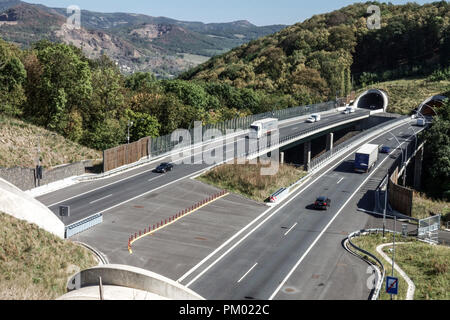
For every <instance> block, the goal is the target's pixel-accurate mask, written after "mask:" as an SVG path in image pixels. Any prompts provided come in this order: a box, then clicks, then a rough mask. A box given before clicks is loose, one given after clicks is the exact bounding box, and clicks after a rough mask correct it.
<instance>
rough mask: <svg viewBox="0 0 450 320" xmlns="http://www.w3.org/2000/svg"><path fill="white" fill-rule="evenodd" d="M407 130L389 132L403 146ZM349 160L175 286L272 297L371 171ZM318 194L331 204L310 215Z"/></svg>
mask: <svg viewBox="0 0 450 320" xmlns="http://www.w3.org/2000/svg"><path fill="white" fill-rule="evenodd" d="M409 126H410V124H406V125H402V126H401V127H399V128H396V129H394V130H392V131H391V132H392V134H394V135H395V136H396V137H397V139H398V140H400V142H403V141H404V140H405V139H404V137H405V133H407V132H411V134H412V131H411V129H410V128H409ZM419 130H420V129H419V128H417V129H416V131H419ZM413 138H414V137H413ZM372 143H375V144H380V145H389V146H391V147H392V148H393V149H395V148H396V147H397V146H398V144H397V142H396V141H395V139H392V135H391V134H390V133H389V132H386V133H384V134H383V135H381V136H380V137H378V138H376V139H374V140H373V141H372ZM393 153H394V154H395V155H396V156H398V155H399V154H400V151H398V150H397V151H396V150H394V151H393ZM353 159H354V154H353V153H352V154H350V155H349V156H348V157H346V158H344V159H343V160H342V161H340V162H339V163H335V164H334V165H333V167H330V168H328V169H326V171H324V172H322V173H320V174H319V175H318V176H317V175H316V176H315V177H314V178H313V180H312V181H310V182H308V183H307V184H306V185H305V186H304V187H302V188H301V189H300V190H299V191H298V192H297V193H296V194H295V195H294V196H292V197H290V198H289V200H288V201H286V202H285V203H284V204H282V205H281V206H279V207H277V208H275V209H274V210H271V211H269V212H268V213H267V217H266V218H265V220H263V221H262V222H261V223H260V224H259V225H258V226H256V227H254V228H253V229H252V228H249V229H248V230H247V231H246V232H245V233H242V234H241V235H240V236H239V237H237V238H236V239H235V240H234V241H232V242H230V243H229V244H228V245H227V247H225V248H221V250H220V251H217V254H213V255H211V256H210V258H209V259H208V260H207V261H204V262H203V264H202V265H198V266H197V267H196V268H194V269H195V270H191V271H190V272H188V273H187V274H186V275H187V276H184V277H182V278H180V282H181V283H182V284H185V285H187V286H188V287H189V288H190V289H192V290H194V291H195V292H197V293H199V294H200V295H202V296H203V297H205V298H207V299H236V300H241V299H262V300H266V299H274V298H276V297H277V295H278V294H279V292H280V289H281V288H282V287H283V285H284V283H286V281H288V280H289V277H290V276H291V275H292V273H293V272H295V271H296V270H297V269H298V268H299V266H301V264H302V263H303V262H304V261H305V259H307V258H308V254H309V253H310V251H311V250H312V249H313V247H314V246H315V245H316V243H317V241H318V240H319V239H320V238H321V236H322V235H323V234H324V233H325V232H326V231H327V229H328V228H329V227H330V225H331V224H332V223H333V221H334V220H335V219H336V218H337V217H338V216H339V215H340V214H341V213H342V212H343V210H344V209H346V207H347V205H348V204H349V203H350V202H351V201H352V200H355V199H354V196H355V195H356V194H357V193H358V191H359V190H360V188H361V187H362V186H363V185H364V184H365V182H367V181H368V180H369V178H370V176H371V174H372V173H375V172H376V171H373V172H372V173H371V174H357V173H354V172H353V170H352V168H353V166H352V164H353ZM388 161H393V160H392V158H391V157H390V156H389V155H384V154H381V155H380V159H379V162H378V166H380V165H382V164H384V163H386V162H388ZM321 195H324V196H328V197H329V198H330V199H332V207H331V209H330V210H328V211H315V210H311V208H310V206H311V204H312V203H314V201H315V199H316V197H317V196H321ZM225 250H226V251H225ZM315 254H320V255H327V254H332V253H331V252H327V251H324V252H320V253H317V252H315ZM324 260H326V259H324Z"/></svg>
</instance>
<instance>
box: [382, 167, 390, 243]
mask: <svg viewBox="0 0 450 320" xmlns="http://www.w3.org/2000/svg"><path fill="white" fill-rule="evenodd" d="M388 187H389V171H388V173H387V175H386V191H385V192H384V210H383V238H384V237H385V233H386V211H387V202H388Z"/></svg>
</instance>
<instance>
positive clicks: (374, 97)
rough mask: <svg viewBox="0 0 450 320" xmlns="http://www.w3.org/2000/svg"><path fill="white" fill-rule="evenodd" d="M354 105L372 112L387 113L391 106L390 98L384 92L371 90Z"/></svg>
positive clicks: (362, 95) (363, 94)
mask: <svg viewBox="0 0 450 320" xmlns="http://www.w3.org/2000/svg"><path fill="white" fill-rule="evenodd" d="M353 105H354V106H355V107H357V108H360V109H368V110H371V111H376V110H380V109H382V110H383V111H386V110H387V107H388V105H389V98H388V95H387V93H386V92H384V91H383V90H379V89H370V90H367V91H366V92H364V93H362V94H361V95H360V96H359V97H358V98H357V99H356V100H355V102H354V104H353Z"/></svg>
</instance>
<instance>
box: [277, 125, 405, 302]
mask: <svg viewBox="0 0 450 320" xmlns="http://www.w3.org/2000/svg"><path fill="white" fill-rule="evenodd" d="M384 134H386V133H384ZM374 140H375V139H374ZM372 141H373V140H372ZM403 144H404V143H402V144H401V145H403ZM394 152H395V151H392V152H391V153H390V154H389V156H388V157H386V158H384V159H383V160H382V161H381V162H380V164H379V165H378V166H377V167H376V168H375V170H372V173H370V174H369V175H368V176H367V178H366V179H365V180H364V181H363V182H362V183H361V184H360V185H359V187H358V188H357V189H356V190H355V192H353V193H352V195H351V196H350V197H349V198H348V199H347V201H346V202H345V203H344V204H343V205H342V207H341V208H340V209H339V211H338V212H337V213H336V214H335V215H334V217H333V219H331V220H330V222H329V223H328V224H327V225H326V226H325V228H324V229H323V230H322V231H321V232H320V234H319V235H318V236H317V238H316V239H315V240H314V242H313V243H312V244H311V245H310V246H309V247H308V250H306V252H305V253H304V254H303V255H302V257H301V258H300V260H298V262H297V263H296V264H295V266H294V267H293V268H292V269H291V271H290V272H289V273H288V274H287V276H286V277H285V278H284V279H283V281H282V282H281V283H280V285H279V286H278V287H277V289H276V290H275V291H274V293H272V295H271V296H270V298H269V300H273V299H274V298H275V296H276V295H277V294H278V292H279V291H280V290H281V288H282V287H283V286H284V285H285V283H286V282H287V281H288V279H289V278H290V277H291V276H292V274H293V273H294V272H295V270H296V269H297V268H298V266H299V265H300V264H301V263H302V261H303V260H304V259H305V257H306V256H307V255H308V253H309V252H310V251H311V250H312V248H313V247H314V246H315V245H316V243H317V242H318V241H319V240H320V238H321V237H322V236H323V234H324V233H325V231H327V230H328V228H329V227H330V225H331V224H332V223H333V222H334V220H336V218H337V217H338V216H339V214H340V213H341V212H342V211H343V210H344V209H345V207H346V206H347V204H348V203H349V202H350V201H351V200H352V199H353V197H354V196H355V195H356V194H357V193H358V192H359V190H360V189H361V188H362V187H363V186H364V185H365V184H366V183H367V181H369V180H370V178H372V176H373V175H374V174H375V173H376V172H377V171H378V170H379V169H380V168H381V165H382V164H383V163H384V162H385V161H386V160H388V159H390V156H391V155H392V154H393V153H394Z"/></svg>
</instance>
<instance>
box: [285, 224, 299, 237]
mask: <svg viewBox="0 0 450 320" xmlns="http://www.w3.org/2000/svg"><path fill="white" fill-rule="evenodd" d="M297 225H298V222H296V223H295V224H294V225H293V226H292V227H291V228H290V229H289V230H288V232H286V233H285V234H284V236H287V235H288V234H289V232H291V231H292V230H293V229H294V228H295V227H296V226H297Z"/></svg>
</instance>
